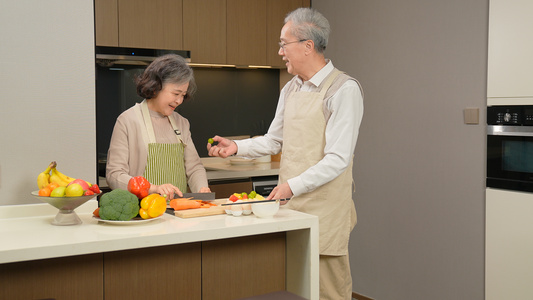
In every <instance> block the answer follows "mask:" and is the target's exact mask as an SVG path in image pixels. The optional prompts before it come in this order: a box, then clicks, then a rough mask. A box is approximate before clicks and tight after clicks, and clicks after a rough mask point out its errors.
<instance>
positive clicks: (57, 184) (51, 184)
mask: <svg viewBox="0 0 533 300" xmlns="http://www.w3.org/2000/svg"><path fill="white" fill-rule="evenodd" d="M57 187H59V183H57V182H52V183H50V184H49V185H48V188H49V189H50V191H53V190H54V189H55V188H57Z"/></svg>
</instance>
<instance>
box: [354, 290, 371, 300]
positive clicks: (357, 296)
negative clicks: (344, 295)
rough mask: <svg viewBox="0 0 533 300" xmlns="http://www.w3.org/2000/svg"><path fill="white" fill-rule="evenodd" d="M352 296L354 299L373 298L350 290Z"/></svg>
mask: <svg viewBox="0 0 533 300" xmlns="http://www.w3.org/2000/svg"><path fill="white" fill-rule="evenodd" d="M352 298H353V299H355V300H374V298H370V297H367V296H364V295H361V294H359V293H356V292H352Z"/></svg>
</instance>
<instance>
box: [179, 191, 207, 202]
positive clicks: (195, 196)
mask: <svg viewBox="0 0 533 300" xmlns="http://www.w3.org/2000/svg"><path fill="white" fill-rule="evenodd" d="M176 198H177V197H176ZM183 198H192V199H195V200H215V193H183Z"/></svg>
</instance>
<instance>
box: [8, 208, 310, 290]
mask: <svg viewBox="0 0 533 300" xmlns="http://www.w3.org/2000/svg"><path fill="white" fill-rule="evenodd" d="M96 207H97V202H96V201H95V200H90V201H88V202H87V203H85V204H84V205H82V206H80V207H78V208H77V209H76V212H77V214H78V215H79V217H80V218H81V220H82V222H83V223H82V224H80V225H74V226H54V225H51V221H52V219H53V218H54V216H55V214H56V213H57V209H55V208H53V207H52V206H50V205H48V204H45V203H43V204H31V205H13V206H0V234H1V235H2V243H1V244H0V263H12V262H22V261H31V260H40V259H48V258H57V257H67V256H75V255H82V254H92V253H103V252H111V251H118V250H128V249H138V248H146V247H155V246H164V245H176V244H186V243H193V242H200V241H209V240H221V239H228V238H234V237H244V236H252V235H259V234H267V233H275V232H286V234H287V241H286V243H287V246H286V247H287V249H286V252H287V266H286V272H287V290H288V291H291V292H293V293H295V294H299V295H301V296H303V297H306V298H310V299H318V218H317V217H316V216H312V215H308V214H304V213H300V212H297V211H293V210H290V209H287V208H283V207H282V208H280V211H279V212H278V213H277V214H276V215H275V216H274V218H270V219H261V218H257V217H255V216H254V215H250V216H240V217H233V216H228V215H217V216H208V217H199V218H189V219H181V218H178V217H175V216H173V215H170V214H165V215H164V216H163V217H162V218H161V219H157V220H153V221H151V222H145V223H141V224H135V225H113V224H107V223H102V222H98V221H97V220H96V219H94V218H93V217H92V211H93V210H94V209H96Z"/></svg>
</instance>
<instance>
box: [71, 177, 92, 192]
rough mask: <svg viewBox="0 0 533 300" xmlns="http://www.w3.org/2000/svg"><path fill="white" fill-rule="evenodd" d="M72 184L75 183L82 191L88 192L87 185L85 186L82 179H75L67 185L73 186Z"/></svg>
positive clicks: (85, 183)
mask: <svg viewBox="0 0 533 300" xmlns="http://www.w3.org/2000/svg"><path fill="white" fill-rule="evenodd" d="M74 183H77V184H79V185H81V187H82V188H83V190H84V191H86V190H88V189H89V185H88V184H87V182H86V181H85V180H83V179H75V180H72V181H71V182H70V183H69V184H68V185H67V187H68V186H69V185H71V184H74Z"/></svg>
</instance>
